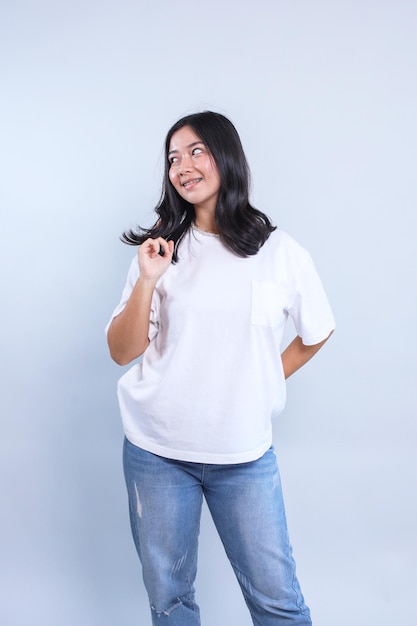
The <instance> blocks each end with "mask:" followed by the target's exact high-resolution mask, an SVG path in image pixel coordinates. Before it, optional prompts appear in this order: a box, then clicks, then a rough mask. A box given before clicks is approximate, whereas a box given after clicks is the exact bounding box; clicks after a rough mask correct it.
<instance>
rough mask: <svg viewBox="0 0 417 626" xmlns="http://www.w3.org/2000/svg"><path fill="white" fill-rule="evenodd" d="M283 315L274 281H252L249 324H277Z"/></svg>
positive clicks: (281, 304)
mask: <svg viewBox="0 0 417 626" xmlns="http://www.w3.org/2000/svg"><path fill="white" fill-rule="evenodd" d="M284 315H285V311H284V307H283V303H282V301H281V298H280V293H279V290H278V289H277V285H276V283H273V282H270V281H258V280H254V281H252V308H251V324H253V325H254V326H271V327H272V326H277V325H279V324H280V322H281V323H282V318H283V316H284Z"/></svg>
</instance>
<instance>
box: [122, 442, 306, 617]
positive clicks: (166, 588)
mask: <svg viewBox="0 0 417 626" xmlns="http://www.w3.org/2000/svg"><path fill="white" fill-rule="evenodd" d="M124 471H125V478H126V484H127V490H128V495H129V506H130V519H131V526H132V533H133V538H134V541H135V545H136V549H137V551H138V554H139V558H140V560H141V562H142V567H143V578H144V582H145V586H146V590H147V592H148V595H149V600H150V605H151V614H152V624H153V625H154V626H156V625H158V626H163V624H167V626H168V625H169V626H199V624H200V623H201V622H200V615H199V609H198V606H197V605H196V603H195V599H194V580H195V576H196V571H197V546H198V535H199V529H200V517H201V507H202V503H203V496H204V497H205V499H206V502H207V505H208V507H209V510H210V513H211V515H212V517H213V520H214V523H215V525H216V528H217V531H218V533H219V535H220V538H221V540H222V542H223V545H224V547H225V550H226V553H227V556H228V558H229V560H230V563H231V564H232V567H233V569H234V571H235V574H236V576H237V579H238V581H239V584H240V586H241V589H242V592H243V595H244V598H245V601H246V604H247V606H248V608H249V611H250V613H251V616H252V620H253V623H254V625H255V626H272V625H274V626H311V619H310V611H309V609H308V607H307V606H306V604H305V603H304V598H303V595H302V593H301V589H300V586H299V583H298V580H297V577H296V573H295V563H294V559H293V557H292V549H291V545H290V542H289V538H288V532H287V523H286V518H285V510H284V503H283V499H282V490H281V481H280V476H279V471H278V466H277V461H276V457H275V453H274V450H273V448H270V449H269V450H268V451H267V452H266V453H265V454H264V455H263V456H262V457H261V458H260V459H258V460H256V461H252V462H249V463H241V464H236V465H207V464H201V463H189V462H183V461H173V460H171V459H166V458H163V457H160V456H156V455H154V454H151V453H150V452H146V451H145V450H142V449H141V448H138V447H136V446H134V445H133V444H131V443H130V442H129V441H128V440H125V445H124Z"/></svg>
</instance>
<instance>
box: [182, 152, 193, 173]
mask: <svg viewBox="0 0 417 626" xmlns="http://www.w3.org/2000/svg"><path fill="white" fill-rule="evenodd" d="M191 168H192V161H191V156H190V155H189V154H184V156H183V157H182V159H181V164H180V170H179V171H180V174H182V173H183V172H189V171H190V170H191Z"/></svg>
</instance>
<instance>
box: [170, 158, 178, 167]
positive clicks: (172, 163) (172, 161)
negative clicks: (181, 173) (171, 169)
mask: <svg viewBox="0 0 417 626" xmlns="http://www.w3.org/2000/svg"><path fill="white" fill-rule="evenodd" d="M177 161H178V157H171V158H170V160H169V162H170V164H171V165H174V163H176V162H177Z"/></svg>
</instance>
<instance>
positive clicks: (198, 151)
mask: <svg viewBox="0 0 417 626" xmlns="http://www.w3.org/2000/svg"><path fill="white" fill-rule="evenodd" d="M202 152H203V150H202V148H194V149H193V152H192V153H193V155H194V154H201V153H202Z"/></svg>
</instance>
